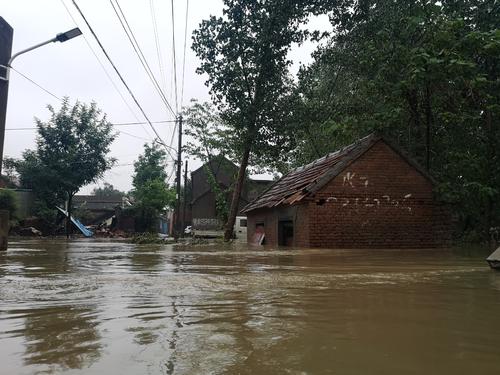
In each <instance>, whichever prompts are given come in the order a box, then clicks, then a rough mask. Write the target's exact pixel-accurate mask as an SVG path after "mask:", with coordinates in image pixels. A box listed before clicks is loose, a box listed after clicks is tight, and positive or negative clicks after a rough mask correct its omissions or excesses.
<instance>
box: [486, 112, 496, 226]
mask: <svg viewBox="0 0 500 375" xmlns="http://www.w3.org/2000/svg"><path fill="white" fill-rule="evenodd" d="M492 123H493V121H492V118H491V111H490V110H488V109H487V110H486V130H487V132H488V134H487V140H488V146H487V155H488V163H489V165H488V174H487V176H488V177H487V178H488V187H493V186H495V182H494V177H493V173H492V171H493V170H494V169H495V165H494V163H495V138H494V135H493V126H492ZM492 227H493V197H492V196H491V195H488V197H487V202H486V233H488V234H490V231H491V228H492Z"/></svg>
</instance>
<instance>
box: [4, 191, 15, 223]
mask: <svg viewBox="0 0 500 375" xmlns="http://www.w3.org/2000/svg"><path fill="white" fill-rule="evenodd" d="M16 209H17V200H16V195H15V194H14V192H13V191H12V190H7V189H0V210H7V211H9V214H10V217H11V218H12V217H14V216H15V212H16Z"/></svg>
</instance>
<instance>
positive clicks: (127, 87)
mask: <svg viewBox="0 0 500 375" xmlns="http://www.w3.org/2000/svg"><path fill="white" fill-rule="evenodd" d="M71 1H72V3H73V5H74V6H75V8H76V10H77V11H78V13H80V15H81V16H82V18H83V20H84V21H85V24H86V25H87V27H88V28H89V30H90V32H91V33H92V35H93V36H94V38H95V40H96V41H97V44H99V47H100V48H101V50H102V52H103V53H104V56H106V58H107V59H108V61H109V63H110V64H111V66H112V67H113V69H114V70H115V72H116V74H117V75H118V77H119V78H120V80H121V81H122V83H123V85H124V86H125V87H126V89H127V91H128V92H129V94H130V96H131V97H132V99H134V102H135V104H136V105H137V107H138V108H139V109H140V111H141V113H142V115H143V116H144V118H145V119H146V121H147V122H148V124H149V126H150V127H151V128H152V129H153V131H154V133H155V135H156V137H158V139H160V140H161V138H160V135H159V134H158V132H157V131H156V129H155V128H154V126H153V124H151V121H150V120H149V118H148V116H147V115H146V112H144V109H143V108H142V106H141V105H140V104H139V101H138V100H137V98H136V97H135V95H134V93H133V92H132V90H131V89H130V87H129V86H128V85H127V82H125V79H124V78H123V76H122V75H121V73H120V71H119V70H118V68H117V67H116V65H115V64H114V62H113V60H111V57H109V55H108V52H107V51H106V49H105V48H104V46H103V45H102V43H101V41H100V40H99V38H98V37H97V35H96V33H95V32H94V29H92V26H90V24H89V22H88V21H87V18H86V17H85V15H84V14H83V12H82V10H81V9H80V7H79V6H78V4H77V3H76V1H75V0H71ZM167 152H168V153H169V154H170V151H169V150H168V149H167ZM170 156H171V157H172V155H170ZM172 158H173V157H172Z"/></svg>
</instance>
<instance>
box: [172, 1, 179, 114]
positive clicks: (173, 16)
mask: <svg viewBox="0 0 500 375" xmlns="http://www.w3.org/2000/svg"><path fill="white" fill-rule="evenodd" d="M170 4H171V5H172V6H171V8H172V50H173V51H172V52H173V59H174V88H175V112H176V113H178V112H179V101H178V99H177V58H176V57H175V12H174V0H171V1H170Z"/></svg>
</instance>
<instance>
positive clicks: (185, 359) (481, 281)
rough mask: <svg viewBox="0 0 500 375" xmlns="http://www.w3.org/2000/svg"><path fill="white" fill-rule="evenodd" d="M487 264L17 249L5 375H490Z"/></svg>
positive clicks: (8, 289) (53, 246) (107, 246)
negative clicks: (65, 374) (40, 374)
mask: <svg viewBox="0 0 500 375" xmlns="http://www.w3.org/2000/svg"><path fill="white" fill-rule="evenodd" d="M483 259H484V253H481V252H477V251H472V250H466V251H460V252H452V251H425V250H422V251H379V250H371V251H346V250H308V249H301V250H297V249H295V250H285V249H279V250H272V249H265V250H262V249H259V248H246V247H244V246H242V245H235V246H234V247H227V246H224V247H221V245H218V246H216V245H213V246H196V247H192V248H189V247H186V246H179V247H174V248H172V247H170V246H158V245H154V246H147V245H140V246H139V245H131V244H126V243H117V242H97V241H88V240H77V241H72V242H65V241H60V242H54V241H40V240H36V241H20V242H11V248H10V249H9V251H8V252H7V253H3V254H0V343H1V349H0V363H1V366H0V374H32V373H60V372H64V373H85V374H102V373H113V374H114V373H116V374H208V373H210V374H330V373H331V374H338V373H340V374H401V373H404V374H423V373H427V374H469V373H477V374H497V373H498V369H499V367H498V363H500V349H499V348H500V335H498V330H497V329H496V327H497V326H498V317H499V316H500V272H493V271H491V270H490V269H489V268H488V267H487V265H486V263H485V262H484V260H483Z"/></svg>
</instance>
